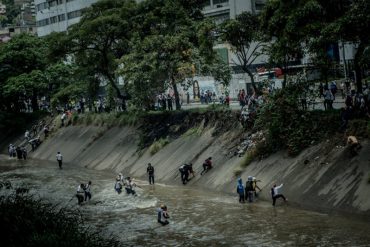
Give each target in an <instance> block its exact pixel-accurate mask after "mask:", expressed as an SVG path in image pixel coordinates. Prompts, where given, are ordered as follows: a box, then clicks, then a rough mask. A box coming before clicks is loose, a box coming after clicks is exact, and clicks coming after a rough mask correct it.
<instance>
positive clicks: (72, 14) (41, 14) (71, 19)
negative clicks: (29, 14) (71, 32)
mask: <svg viewBox="0 0 370 247" xmlns="http://www.w3.org/2000/svg"><path fill="white" fill-rule="evenodd" d="M97 1H98V0H35V6H36V26H37V35H38V36H39V37H41V36H45V35H48V34H50V33H52V32H64V31H66V30H67V28H68V27H69V26H70V25H73V24H75V23H78V22H79V21H80V19H81V15H82V11H83V10H84V9H86V8H88V7H89V6H91V4H93V3H95V2H97Z"/></svg>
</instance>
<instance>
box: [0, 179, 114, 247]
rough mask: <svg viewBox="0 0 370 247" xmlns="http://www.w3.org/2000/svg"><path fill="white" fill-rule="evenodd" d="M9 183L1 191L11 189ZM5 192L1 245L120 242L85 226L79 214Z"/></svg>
mask: <svg viewBox="0 0 370 247" xmlns="http://www.w3.org/2000/svg"><path fill="white" fill-rule="evenodd" d="M8 185H9V183H0V189H1V188H3V189H4V190H5V189H7V190H9V189H10V187H9V186H8ZM16 191H17V192H18V194H17V193H14V192H11V191H8V192H6V194H5V195H4V196H1V197H0V229H2V230H1V235H2V238H1V245H2V246H13V247H18V246H19V247H23V246H35V247H36V246H37V247H38V246H53V247H65V246H69V247H85V246H86V247H115V246H119V243H118V242H117V241H116V240H114V239H106V238H104V237H102V236H101V235H100V234H99V233H98V232H96V231H95V230H92V229H90V228H88V227H86V225H84V223H83V220H82V217H81V216H80V214H79V213H78V212H77V211H71V210H68V209H65V208H59V207H57V206H55V205H52V204H50V203H46V202H43V201H42V200H40V199H35V198H34V197H33V196H31V195H29V194H27V193H23V192H26V191H27V189H24V188H22V189H21V188H18V189H17V190H16Z"/></svg>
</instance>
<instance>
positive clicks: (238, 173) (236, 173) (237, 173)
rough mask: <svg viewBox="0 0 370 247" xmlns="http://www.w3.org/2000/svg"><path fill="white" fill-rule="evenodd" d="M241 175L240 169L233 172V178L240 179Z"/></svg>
mask: <svg viewBox="0 0 370 247" xmlns="http://www.w3.org/2000/svg"><path fill="white" fill-rule="evenodd" d="M242 173H243V170H242V169H241V168H237V169H235V170H234V177H236V178H237V177H240V176H241V175H242Z"/></svg>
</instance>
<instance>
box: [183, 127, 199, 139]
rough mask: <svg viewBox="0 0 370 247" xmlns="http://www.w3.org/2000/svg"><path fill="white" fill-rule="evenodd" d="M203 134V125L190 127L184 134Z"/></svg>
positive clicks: (185, 135)
mask: <svg viewBox="0 0 370 247" xmlns="http://www.w3.org/2000/svg"><path fill="white" fill-rule="evenodd" d="M201 134H202V128H201V127H193V128H190V129H188V130H187V131H186V132H185V133H184V134H183V135H182V136H184V137H187V136H193V135H195V136H200V135H201Z"/></svg>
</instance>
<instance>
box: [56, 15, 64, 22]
mask: <svg viewBox="0 0 370 247" xmlns="http://www.w3.org/2000/svg"><path fill="white" fill-rule="evenodd" d="M65 19H66V15H65V14H61V15H58V21H59V22H60V21H64V20H65Z"/></svg>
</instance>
